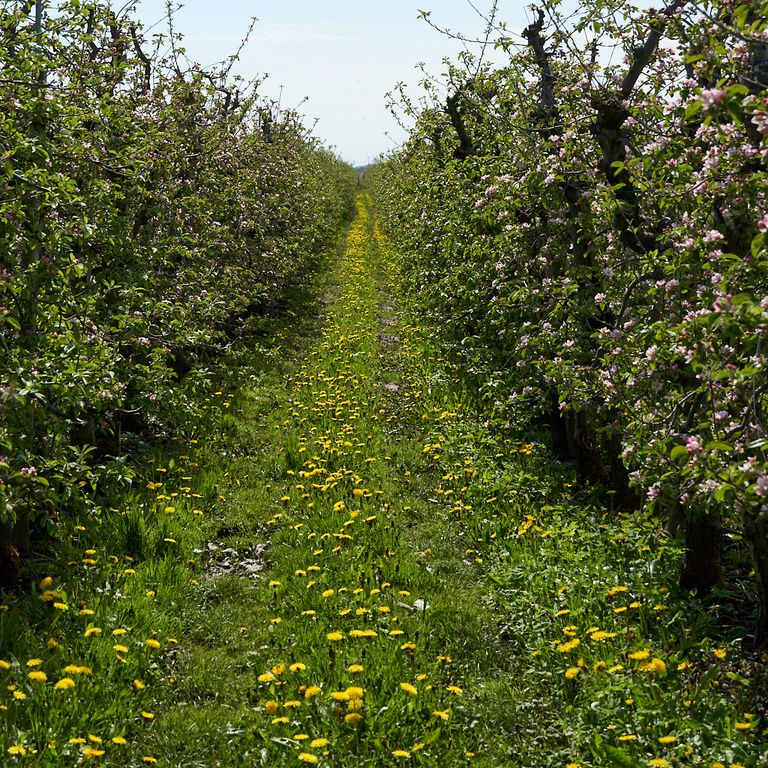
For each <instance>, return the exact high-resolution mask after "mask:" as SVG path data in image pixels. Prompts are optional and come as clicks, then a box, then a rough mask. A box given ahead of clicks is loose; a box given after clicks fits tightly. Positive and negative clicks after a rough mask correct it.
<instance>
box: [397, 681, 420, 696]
mask: <svg viewBox="0 0 768 768" xmlns="http://www.w3.org/2000/svg"><path fill="white" fill-rule="evenodd" d="M400 688H402V690H404V691H405V692H406V693H407V694H408V695H409V696H416V695H417V694H418V690H417V689H416V686H414V685H411V684H410V683H400Z"/></svg>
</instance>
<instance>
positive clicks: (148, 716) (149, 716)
mask: <svg viewBox="0 0 768 768" xmlns="http://www.w3.org/2000/svg"><path fill="white" fill-rule="evenodd" d="M141 716H142V717H143V718H144V719H145V720H154V719H155V716H154V715H153V714H152V712H147V711H146V710H145V709H143V710H142V711H141Z"/></svg>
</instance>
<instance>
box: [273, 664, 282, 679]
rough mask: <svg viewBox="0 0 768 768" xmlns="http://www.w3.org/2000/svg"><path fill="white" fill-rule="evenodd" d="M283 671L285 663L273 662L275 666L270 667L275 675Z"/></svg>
mask: <svg viewBox="0 0 768 768" xmlns="http://www.w3.org/2000/svg"><path fill="white" fill-rule="evenodd" d="M283 672H285V664H275V666H274V667H272V674H273V675H275V676H277V675H282V674H283Z"/></svg>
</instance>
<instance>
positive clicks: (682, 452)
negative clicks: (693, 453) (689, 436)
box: [669, 445, 688, 462]
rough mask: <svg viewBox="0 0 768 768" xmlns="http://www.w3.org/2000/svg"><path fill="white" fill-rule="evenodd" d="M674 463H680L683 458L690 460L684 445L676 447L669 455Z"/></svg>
mask: <svg viewBox="0 0 768 768" xmlns="http://www.w3.org/2000/svg"><path fill="white" fill-rule="evenodd" d="M669 458H670V459H671V460H672V461H675V462H677V461H680V459H682V458H686V459H687V458H688V449H687V448H686V447H685V446H684V445H676V446H675V447H674V448H673V449H672V450H671V451H670V453H669Z"/></svg>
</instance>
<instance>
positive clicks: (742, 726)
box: [733, 721, 752, 731]
mask: <svg viewBox="0 0 768 768" xmlns="http://www.w3.org/2000/svg"><path fill="white" fill-rule="evenodd" d="M733 727H734V728H735V729H736V730H737V731H748V730H749V729H750V728H751V727H752V723H750V722H740V721H737V722H735V723H734V724H733Z"/></svg>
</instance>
